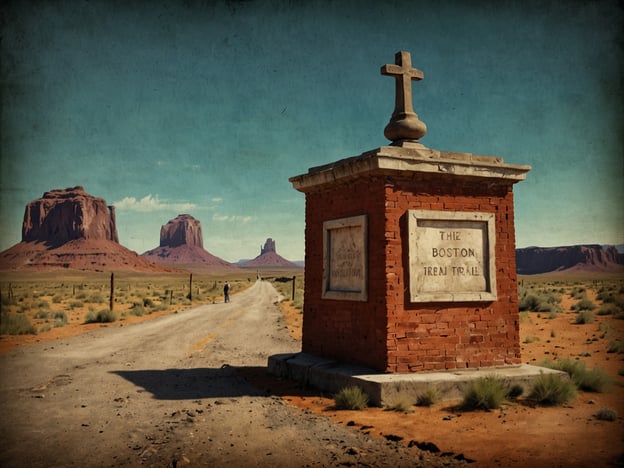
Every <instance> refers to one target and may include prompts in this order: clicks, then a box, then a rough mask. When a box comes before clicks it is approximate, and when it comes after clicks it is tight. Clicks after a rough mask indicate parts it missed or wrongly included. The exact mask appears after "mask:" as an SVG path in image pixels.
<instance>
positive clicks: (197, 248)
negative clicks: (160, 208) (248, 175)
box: [142, 214, 236, 272]
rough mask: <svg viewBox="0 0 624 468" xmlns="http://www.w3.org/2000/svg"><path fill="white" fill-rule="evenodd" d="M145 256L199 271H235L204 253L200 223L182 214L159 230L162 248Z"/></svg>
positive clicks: (219, 259)
mask: <svg viewBox="0 0 624 468" xmlns="http://www.w3.org/2000/svg"><path fill="white" fill-rule="evenodd" d="M142 255H143V257H145V258H147V259H148V260H150V261H153V262H155V263H160V264H164V265H169V266H174V267H180V268H185V269H188V270H191V271H199V272H207V271H210V272H227V271H232V270H235V269H236V267H235V266H234V265H232V264H231V263H229V262H227V261H225V260H223V259H221V258H219V257H216V256H215V255H213V254H211V253H210V252H208V251H206V250H204V241H203V235H202V228H201V223H200V222H199V220H197V219H195V218H194V217H193V216H191V215H188V214H181V215H178V216H176V217H175V218H174V219H172V220H170V221H169V222H167V224H164V225H163V226H162V227H161V228H160V246H159V247H157V248H155V249H152V250H148V251H147V252H145V253H143V254H142Z"/></svg>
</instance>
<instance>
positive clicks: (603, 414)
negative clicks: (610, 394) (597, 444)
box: [594, 408, 618, 421]
mask: <svg viewBox="0 0 624 468" xmlns="http://www.w3.org/2000/svg"><path fill="white" fill-rule="evenodd" d="M594 416H595V417H596V419H598V420H600V421H615V420H617V418H618V414H617V411H615V410H614V409H612V408H600V410H599V411H598V412H597V413H596V414H595V415H594Z"/></svg>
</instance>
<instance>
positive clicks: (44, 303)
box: [37, 301, 50, 309]
mask: <svg viewBox="0 0 624 468" xmlns="http://www.w3.org/2000/svg"><path fill="white" fill-rule="evenodd" d="M37 308H39V309H49V308H50V303H49V302H48V301H39V302H37Z"/></svg>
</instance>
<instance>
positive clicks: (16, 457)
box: [0, 281, 449, 467]
mask: <svg viewBox="0 0 624 468" xmlns="http://www.w3.org/2000/svg"><path fill="white" fill-rule="evenodd" d="M278 299H279V298H278V294H277V292H276V291H275V289H274V288H273V287H272V285H271V284H270V283H267V282H263V281H259V282H257V283H255V284H254V285H253V286H252V287H251V288H249V289H247V290H246V291H244V292H242V293H240V294H237V295H235V296H234V297H233V298H232V302H230V303H228V304H224V303H221V304H213V305H208V306H200V307H197V308H194V309H189V310H186V311H184V312H181V313H178V314H173V315H168V316H163V317H160V318H157V319H154V320H150V321H147V322H144V323H142V324H139V325H130V326H123V325H122V324H121V323H117V324H111V325H109V326H107V327H102V328H101V329H99V330H96V331H94V332H89V333H87V334H83V335H79V336H76V337H74V338H71V339H67V340H62V341H54V342H50V343H47V344H38V345H32V346H23V347H21V348H19V349H17V350H15V351H13V352H10V353H5V354H3V355H0V377H1V383H0V418H1V421H2V422H1V423H0V466H3V467H12V466H14V467H18V466H19V467H21V466H31V467H33V466H47V467H49V466H81V467H83V466H137V465H145V466H182V465H189V466H205V465H210V466H293V467H295V466H336V465H342V464H347V465H358V464H361V465H371V466H392V467H396V466H436V465H437V466H442V465H444V466H448V464H449V460H448V459H446V460H439V459H436V458H435V457H434V458H431V457H430V456H428V454H427V453H423V452H420V451H419V450H418V449H416V448H409V449H408V448H405V447H404V446H401V445H399V444H397V443H394V442H386V441H383V440H379V439H372V438H370V437H369V436H368V435H366V434H364V433H362V432H361V431H357V430H350V429H349V428H346V427H343V426H338V425H336V424H333V423H332V422H331V421H330V420H329V419H328V418H326V417H322V416H315V415H314V414H312V413H311V412H309V411H308V412H306V411H302V410H299V409H296V408H293V407H289V406H287V405H286V404H284V402H283V401H282V400H281V399H280V398H279V397H277V396H275V395H272V394H271V391H270V389H267V388H261V387H258V386H253V385H251V384H250V382H249V381H248V380H247V379H246V378H245V377H244V376H245V375H246V374H249V373H250V371H255V372H256V373H257V372H258V371H261V370H262V369H263V368H265V367H266V362H267V357H268V356H269V355H271V354H275V353H283V352H292V351H298V350H299V346H300V345H299V344H298V343H297V342H295V341H294V340H293V339H292V338H290V336H289V334H288V332H287V330H286V329H285V326H284V324H283V323H282V319H281V313H280V311H279V308H278V307H277V306H276V303H277V301H278ZM252 373H253V372H252Z"/></svg>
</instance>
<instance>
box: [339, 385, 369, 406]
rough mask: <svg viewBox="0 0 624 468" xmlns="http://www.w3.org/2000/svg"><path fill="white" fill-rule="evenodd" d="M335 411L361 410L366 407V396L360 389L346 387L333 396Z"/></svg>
mask: <svg viewBox="0 0 624 468" xmlns="http://www.w3.org/2000/svg"><path fill="white" fill-rule="evenodd" d="M334 402H335V407H336V409H345V410H361V409H364V408H366V407H367V406H368V395H367V394H366V393H364V392H363V391H362V389H361V388H360V387H356V386H353V387H346V388H343V389H342V390H340V391H339V392H338V393H336V394H335V395H334Z"/></svg>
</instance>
